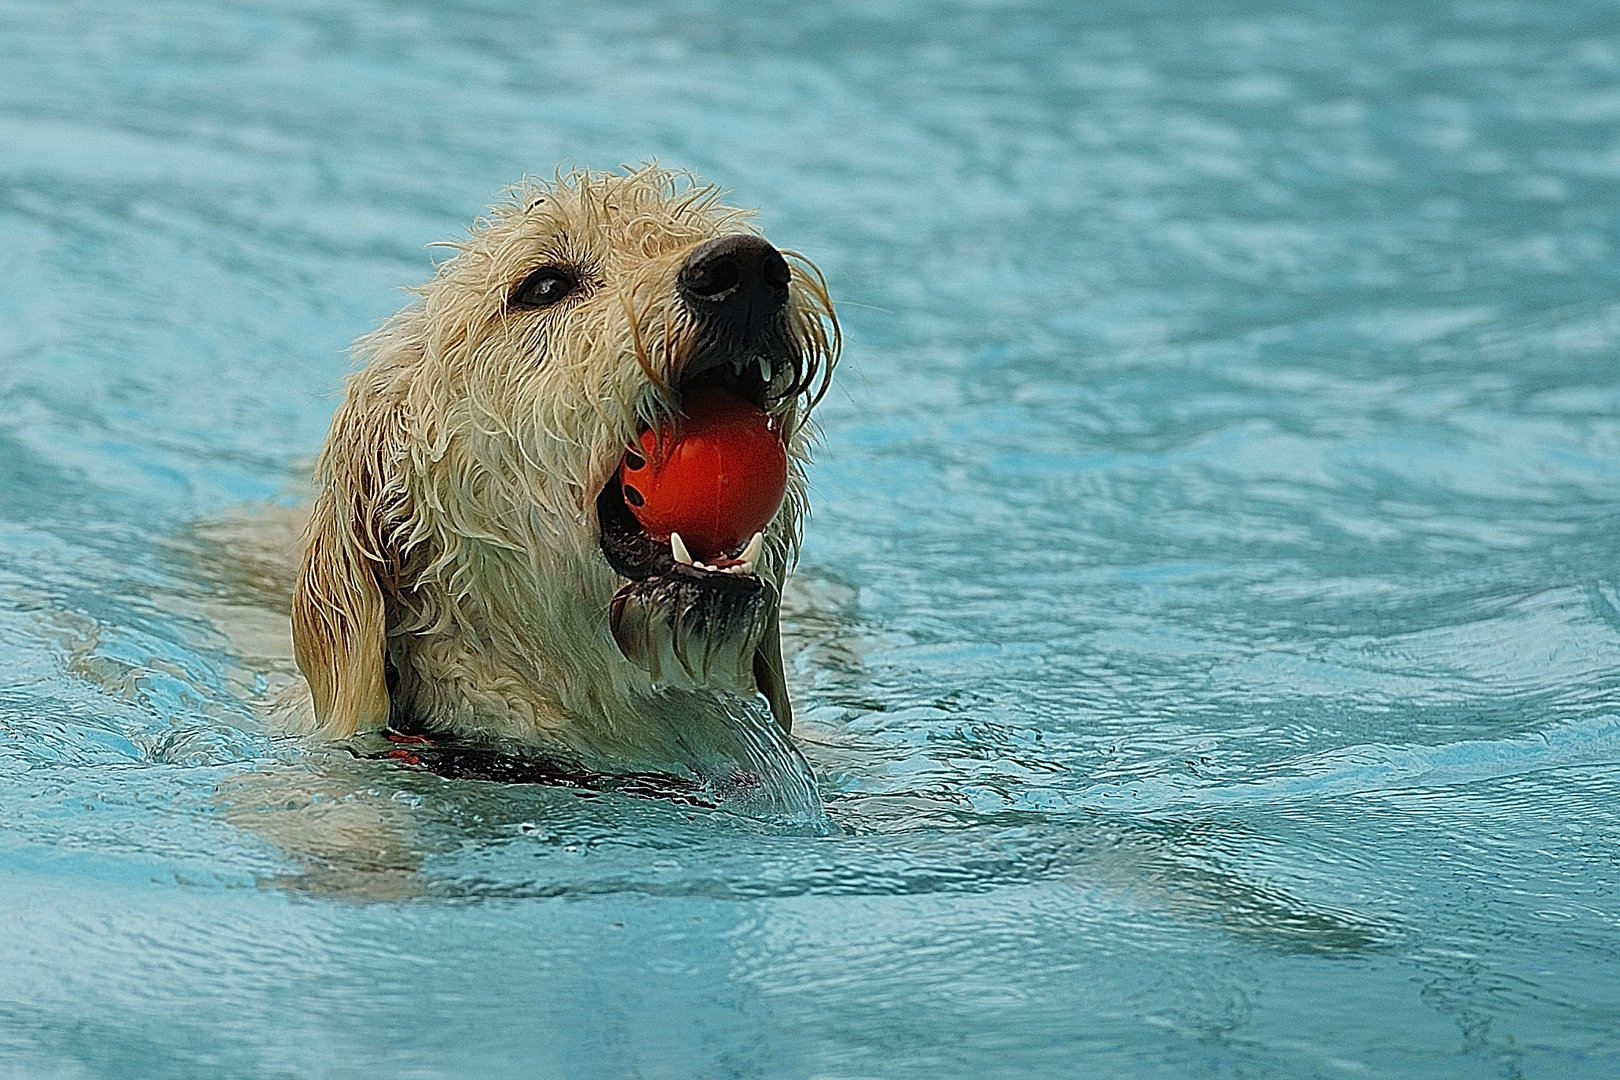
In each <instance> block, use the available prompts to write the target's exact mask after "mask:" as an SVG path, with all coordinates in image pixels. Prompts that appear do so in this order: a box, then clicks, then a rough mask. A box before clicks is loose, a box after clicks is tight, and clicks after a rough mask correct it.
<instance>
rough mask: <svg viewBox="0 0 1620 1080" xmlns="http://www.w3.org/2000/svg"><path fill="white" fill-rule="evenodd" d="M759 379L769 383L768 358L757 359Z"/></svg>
mask: <svg viewBox="0 0 1620 1080" xmlns="http://www.w3.org/2000/svg"><path fill="white" fill-rule="evenodd" d="M759 377H760V378H762V379H764V380H765V381H766V382H770V381H771V361H770V358H769V357H765V356H762V357H760V358H759Z"/></svg>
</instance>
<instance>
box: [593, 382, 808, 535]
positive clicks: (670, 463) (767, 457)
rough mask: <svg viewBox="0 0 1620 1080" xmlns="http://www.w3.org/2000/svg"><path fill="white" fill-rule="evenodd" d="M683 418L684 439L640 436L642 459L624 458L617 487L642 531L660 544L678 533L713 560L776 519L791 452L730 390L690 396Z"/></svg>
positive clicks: (668, 432) (671, 434) (759, 413)
mask: <svg viewBox="0 0 1620 1080" xmlns="http://www.w3.org/2000/svg"><path fill="white" fill-rule="evenodd" d="M682 412H684V413H685V419H684V420H683V421H682V422H681V424H680V431H679V433H677V432H676V431H674V430H673V429H672V428H668V427H666V428H664V429H663V430H662V431H661V432H658V433H654V432H652V431H644V432H642V433H641V449H642V453H639V454H638V453H636V452H635V451H631V452H630V453H628V454H626V455H625V456H624V463H623V464H622V465H620V466H619V482H620V484H621V485H622V486H623V489H624V501H625V502H626V503H627V504H628V505H629V507H630V511H631V513H633V514H635V515H636V520H637V521H639V522H641V527H642V528H643V529H646V530H647V532H648V533H649V534H651V535H652V536H655V537H657V538H658V539H660V540H666V539H668V538H669V535H670V534H671V533H680V534H681V540H682V541H684V543H685V547H686V549H687V550H688V551H689V552H690V553H691V555H692V557H693V558H695V559H699V560H703V561H707V562H712V561H714V560H715V559H717V558H719V557H721V556H724V555H725V554H726V553H727V552H733V551H735V550H736V549H737V548H739V547H741V546H742V545H743V544H745V543H746V542H747V541H748V540H749V538H750V537H752V536H753V535H754V534H755V533H756V532H760V531H761V530H763V529H764V528H765V526H766V525H768V524H770V520H771V518H773V517H775V516H776V510H777V508H778V507H780V506H781V505H782V495H783V493H784V492H785V491H786V490H787V451H786V450H785V449H784V448H783V446H782V440H781V438H780V437H779V436H778V435H777V433H776V431H775V430H774V429H773V428H772V427H771V425H770V420H769V418H768V417H766V415H765V413H764V411H763V410H762V409H760V408H759V407H758V406H757V405H755V404H754V403H753V402H751V401H745V400H744V399H742V398H740V397H737V396H736V395H734V394H728V393H726V392H725V391H724V390H719V389H714V388H708V389H701V390H694V391H689V392H688V393H686V394H685V395H684V400H683V402H682ZM678 554H679V553H677V556H678Z"/></svg>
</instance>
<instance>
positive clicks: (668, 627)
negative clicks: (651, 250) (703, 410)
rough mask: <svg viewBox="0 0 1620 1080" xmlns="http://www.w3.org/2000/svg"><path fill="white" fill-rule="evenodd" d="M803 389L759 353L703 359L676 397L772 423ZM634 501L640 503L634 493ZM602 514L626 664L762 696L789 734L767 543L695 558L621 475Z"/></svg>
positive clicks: (719, 352)
mask: <svg viewBox="0 0 1620 1080" xmlns="http://www.w3.org/2000/svg"><path fill="white" fill-rule="evenodd" d="M756 341H757V339H756ZM773 344H775V343H773ZM799 380H800V371H799V367H798V365H797V364H796V363H794V362H793V360H792V359H791V357H790V356H789V355H787V350H786V349H784V348H781V347H780V346H779V345H778V346H777V347H767V348H760V347H758V346H757V344H756V347H754V348H751V349H746V350H735V351H732V350H723V349H712V350H708V351H706V353H705V354H702V355H700V356H698V357H696V358H694V360H693V361H692V362H690V363H689V364H688V365H687V366H686V370H685V372H684V374H683V377H682V378H681V380H680V383H679V385H678V387H677V390H678V392H679V394H680V396H681V398H682V399H683V401H684V400H689V399H694V398H695V397H697V396H698V395H709V396H711V397H712V396H718V395H726V396H728V397H730V398H734V399H740V400H741V401H743V402H747V403H749V404H750V405H752V406H754V407H756V408H758V409H760V410H763V411H764V412H765V413H767V414H770V413H773V412H780V411H781V410H780V406H781V405H782V404H783V403H784V402H786V401H787V400H789V399H790V398H792V397H793V396H795V395H797V394H799V393H800V392H801V391H802V389H803V388H802V387H801V386H800V385H799ZM632 456H633V455H632ZM628 497H629V498H630V499H636V500H640V499H641V498H642V497H643V496H642V495H641V493H640V492H638V491H636V490H634V489H631V490H630V491H629V492H628ZM639 505H640V503H639V502H638V506H639ZM596 510H597V520H598V522H599V523H600V539H601V548H602V554H603V557H604V558H605V559H606V560H607V563H608V565H609V566H610V567H611V568H612V569H613V571H614V573H616V574H618V575H619V576H620V577H622V578H625V579H626V583H625V584H624V585H623V586H622V587H621V588H620V589H619V590H618V592H617V593H616V594H615V595H614V597H613V603H612V607H611V610H610V620H611V625H612V629H613V636H614V639H615V640H616V641H617V642H618V645H619V649H620V651H621V652H623V654H624V655H625V657H626V658H627V659H629V660H630V661H631V662H633V663H635V664H637V665H639V666H641V667H642V668H644V669H645V670H646V671H647V672H648V674H650V675H651V676H652V679H653V682H654V683H655V684H657V685H663V686H687V687H710V688H715V689H727V690H733V691H737V692H740V693H750V694H751V693H753V692H754V691H755V690H756V689H757V690H758V691H759V692H761V693H763V694H764V695H765V698H766V700H767V701H769V702H770V704H771V708H772V711H773V712H774V713H775V714H776V717H777V720H778V722H780V723H781V724H783V725H784V726H786V725H787V724H788V723H789V712H788V704H787V701H788V699H787V692H786V686H785V683H784V682H783V678H782V659H781V645H780V639H779V631H778V624H777V618H778V608H779V602H780V597H779V596H778V594H777V590H776V587H775V586H774V585H773V584H772V583H771V582H770V581H768V580H766V579H765V578H764V577H762V576H761V575H760V574H759V573H758V569H759V566H760V563H761V560H762V558H763V557H764V556H763V535H762V534H761V533H758V532H755V533H753V534H751V535H750V536H749V537H748V538H747V539H737V540H735V541H734V542H732V543H729V544H727V545H726V546H725V547H723V548H722V549H720V550H717V551H704V552H703V553H702V557H701V558H697V557H694V556H693V555H692V553H691V552H690V551H689V550H687V545H686V544H685V543H684V542H683V541H682V539H681V537H680V534H679V532H673V533H671V534H670V535H668V536H660V535H657V534H656V533H655V532H653V531H651V530H649V529H648V528H647V527H645V526H644V525H643V523H642V521H641V520H640V519H639V518H638V515H637V514H636V512H635V511H634V510H632V509H631V505H630V503H629V502H627V491H626V485H625V484H624V483H622V482H621V479H620V476H619V474H618V473H617V472H616V473H615V474H614V475H613V476H612V477H611V478H610V479H609V480H608V482H607V484H606V485H605V486H604V487H603V488H602V490H601V492H600V493H599V494H598V496H597V500H596Z"/></svg>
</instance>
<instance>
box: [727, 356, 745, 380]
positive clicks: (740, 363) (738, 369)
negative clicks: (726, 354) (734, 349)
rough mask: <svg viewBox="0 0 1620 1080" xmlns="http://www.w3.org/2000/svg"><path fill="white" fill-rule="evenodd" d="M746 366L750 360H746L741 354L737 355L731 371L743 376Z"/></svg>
mask: <svg viewBox="0 0 1620 1080" xmlns="http://www.w3.org/2000/svg"><path fill="white" fill-rule="evenodd" d="M746 366H748V362H747V361H746V360H744V359H743V358H742V357H740V356H739V357H737V358H736V359H735V360H733V361H732V362H731V373H732V374H733V375H736V376H738V377H741V376H742V373H743V368H744V367H746Z"/></svg>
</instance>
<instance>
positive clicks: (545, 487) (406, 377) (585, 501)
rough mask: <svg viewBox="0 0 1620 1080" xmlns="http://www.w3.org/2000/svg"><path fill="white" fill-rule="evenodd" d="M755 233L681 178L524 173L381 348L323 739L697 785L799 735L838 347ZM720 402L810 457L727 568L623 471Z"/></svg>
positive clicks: (335, 537)
mask: <svg viewBox="0 0 1620 1080" xmlns="http://www.w3.org/2000/svg"><path fill="white" fill-rule="evenodd" d="M750 220H751V214H750V213H749V212H747V211H743V210H738V209H735V208H732V207H729V206H725V205H723V204H722V203H721V201H720V196H719V193H718V192H717V190H716V189H714V188H712V187H707V186H704V185H702V184H699V183H698V182H697V181H696V180H694V179H692V178H691V177H689V176H686V175H684V174H677V173H673V172H669V171H666V170H664V169H662V168H660V167H657V166H653V165H644V166H641V167H639V168H629V169H623V170H620V171H617V172H606V173H603V172H574V173H571V174H566V175H563V174H559V175H558V176H556V177H555V178H554V179H553V180H551V181H549V182H537V181H532V180H526V181H524V182H522V183H521V184H519V185H517V186H515V187H513V188H511V189H509V190H508V192H507V193H506V198H505V199H504V200H503V201H502V202H500V203H499V204H497V205H495V206H493V207H491V208H490V211H489V213H488V214H487V215H486V216H485V217H483V218H481V219H479V220H478V221H477V222H476V223H475V224H474V226H473V228H472V230H471V233H470V235H469V237H468V238H467V239H466V240H464V241H462V242H459V243H456V244H453V245H450V246H452V247H453V248H454V249H455V254H454V255H453V256H452V257H451V258H449V259H448V260H446V261H445V262H443V263H442V264H440V265H439V267H438V268H437V272H436V273H435V274H434V276H433V277H432V278H431V280H429V281H428V282H427V283H426V284H425V285H422V286H420V287H419V288H417V289H416V290H414V291H415V292H416V293H417V296H416V298H415V299H414V300H413V301H412V302H411V303H409V304H408V305H407V306H406V307H405V308H404V309H403V310H401V311H399V312H398V313H397V314H396V315H394V316H393V317H391V318H390V319H388V320H387V321H386V322H385V323H384V324H383V325H382V326H381V327H380V328H379V329H378V330H376V331H375V332H373V333H371V334H369V335H367V336H365V337H362V338H361V339H360V340H359V341H358V342H357V343H356V346H355V352H356V355H357V357H358V359H359V360H360V361H361V366H360V367H359V369H358V370H357V371H356V372H355V373H354V374H353V375H351V376H350V377H349V379H348V382H347V385H346V390H345V393H344V397H343V400H342V402H341V404H340V405H339V406H338V408H337V410H336V413H335V415H334V417H333V420H332V426H331V430H330V433H329V435H328V436H327V439H326V443H325V446H324V449H323V450H322V453H321V457H320V459H319V463H318V465H317V470H316V482H317V486H318V491H317V494H316V497H315V500H314V504H313V508H312V511H311V514H310V518H309V523H308V526H307V528H306V530H305V532H304V535H303V541H302V555H301V559H300V565H299V569H298V574H297V579H296V583H295V587H294V593H293V604H292V628H293V645H294V651H295V655H296V659H297V664H298V668H299V670H300V671H301V672H302V673H303V676H304V679H305V681H306V682H307V687H308V696H307V698H306V699H303V701H302V704H301V705H300V706H299V707H298V708H295V709H294V710H293V712H294V713H296V714H297V716H298V719H297V721H296V723H297V724H298V726H301V727H303V728H304V729H306V730H309V731H312V732H314V733H317V734H319V735H321V736H325V737H327V738H331V739H347V738H350V737H353V736H355V735H357V734H359V733H364V732H372V731H380V730H388V731H390V732H392V733H394V734H395V735H396V737H400V736H411V737H420V738H423V739H430V740H434V739H451V740H455V741H457V742H460V743H464V744H474V745H480V746H489V747H499V748H502V749H503V752H512V753H516V754H524V755H535V756H538V757H541V758H544V759H547V760H550V761H555V762H558V763H560V764H561V765H562V766H564V767H567V768H576V769H584V770H589V771H593V772H602V773H608V774H612V773H624V772H627V771H653V772H662V773H674V774H688V775H689V774H692V773H697V774H699V775H712V774H713V773H714V771H715V769H716V768H720V767H723V763H725V762H737V761H746V760H750V759H751V758H755V757H757V743H758V741H759V739H760V738H762V737H765V736H763V735H762V733H761V731H760V727H761V725H759V724H757V723H754V722H752V721H751V720H750V719H749V718H750V717H751V716H755V715H758V716H763V717H765V718H766V719H765V723H764V725H763V726H764V727H765V728H767V729H769V728H771V727H772V725H771V724H770V721H769V718H770V717H774V720H775V727H776V728H777V729H779V734H778V733H777V732H776V731H773V732H771V735H770V736H769V737H777V738H785V737H786V735H787V733H790V732H791V729H792V706H791V704H790V701H789V698H788V692H787V685H786V680H785V671H784V665H783V659H782V649H781V635H780V604H781V593H782V587H783V584H784V581H785V578H786V576H787V574H788V572H789V570H790V568H791V567H792V565H793V564H794V562H795V560H796V557H797V553H798V547H799V542H800V536H801V527H802V523H803V520H804V515H805V512H806V509H807V504H806V491H805V466H806V465H807V464H808V462H809V451H810V445H811V436H812V432H811V425H810V417H811V410H812V409H813V408H814V406H815V405H816V403H817V402H819V401H820V400H821V398H822V397H823V396H824V395H825V394H826V392H827V388H828V385H829V380H830V378H831V376H832V372H833V368H834V365H835V364H836V362H837V358H838V353H839V348H840V336H839V329H838V321H837V318H836V315H835V314H834V311H833V306H832V302H831V300H830V299H829V296H828V291H827V286H826V282H825V279H824V278H823V277H822V275H821V273H820V271H818V270H817V269H816V268H815V266H814V265H813V264H812V263H810V262H809V261H808V260H806V259H804V258H803V257H802V256H799V255H797V254H795V253H793V252H787V251H779V250H778V249H777V248H775V247H773V246H771V245H770V244H769V243H768V242H767V241H765V240H764V239H763V238H762V237H761V236H760V235H759V234H758V232H757V231H756V230H754V229H753V228H752V227H751V225H750ZM698 388H718V389H721V390H724V391H725V392H727V393H729V394H732V395H735V396H737V397H741V398H743V399H746V400H747V401H750V402H752V403H753V404H754V405H755V406H757V407H759V408H760V409H762V410H763V411H764V412H765V413H766V414H767V415H768V416H769V418H770V421H769V422H770V425H771V427H772V429H773V430H774V431H775V432H776V433H778V434H779V436H780V438H781V440H782V443H783V445H784V447H785V450H786V455H787V458H788V462H789V465H788V477H787V487H786V494H785V496H784V498H783V501H782V505H781V508H780V510H779V511H777V513H776V515H775V517H774V518H773V519H772V520H771V521H770V523H769V525H768V526H767V527H766V528H765V529H764V530H763V539H762V543H758V544H755V545H754V546H753V548H751V549H750V550H749V551H747V552H740V553H732V554H733V557H732V558H731V559H730V560H729V561H728V563H727V566H728V570H729V572H728V571H725V570H716V569H710V568H707V567H705V566H704V565H703V564H701V563H698V562H696V560H693V559H691V558H690V557H689V556H687V557H684V558H683V557H682V556H683V555H685V553H684V552H683V551H681V550H679V549H678V546H677V545H673V544H672V542H671V541H670V540H668V539H660V538H658V537H657V536H655V535H653V534H650V533H649V532H648V531H647V530H645V529H644V528H643V527H642V526H641V525H640V524H639V523H638V521H637V519H636V517H635V515H634V513H633V512H631V510H630V509H629V507H628V505H627V503H626V502H625V497H624V491H623V489H622V487H621V484H620V482H619V480H618V470H619V466H620V463H621V461H622V460H623V459H624V458H625V455H626V451H627V450H629V449H631V448H634V447H636V446H637V445H638V442H637V440H638V438H640V436H641V435H642V433H643V432H647V431H664V430H670V429H671V428H670V425H675V427H674V430H678V427H679V424H680V422H681V418H682V412H681V409H682V399H683V395H684V394H687V393H690V392H692V391H693V390H694V389H698ZM741 556H748V557H747V558H741ZM739 562H740V563H741V565H739ZM742 571H746V572H742ZM762 705H763V707H764V708H765V709H768V713H766V712H762V711H761V706H762ZM717 763H720V764H717Z"/></svg>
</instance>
